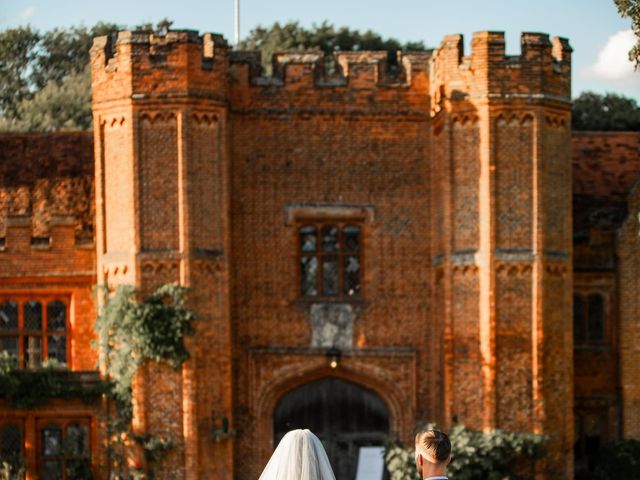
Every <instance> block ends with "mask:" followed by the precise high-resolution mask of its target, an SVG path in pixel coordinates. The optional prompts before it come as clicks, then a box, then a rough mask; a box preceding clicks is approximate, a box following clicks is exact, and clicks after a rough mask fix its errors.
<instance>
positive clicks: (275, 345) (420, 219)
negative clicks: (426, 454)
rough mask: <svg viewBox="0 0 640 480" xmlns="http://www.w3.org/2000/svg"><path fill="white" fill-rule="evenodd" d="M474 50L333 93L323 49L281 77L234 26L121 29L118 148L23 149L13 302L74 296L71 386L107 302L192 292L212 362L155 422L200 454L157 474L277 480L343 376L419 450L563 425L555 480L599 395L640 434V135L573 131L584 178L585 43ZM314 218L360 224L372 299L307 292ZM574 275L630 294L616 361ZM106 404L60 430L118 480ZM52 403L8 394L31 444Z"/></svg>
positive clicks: (105, 123)
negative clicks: (421, 434) (429, 426)
mask: <svg viewBox="0 0 640 480" xmlns="http://www.w3.org/2000/svg"><path fill="white" fill-rule="evenodd" d="M462 44H463V42H462V37H461V36H459V35H451V36H447V37H445V39H444V41H443V42H442V44H441V46H440V48H438V49H436V50H435V51H433V52H425V53H408V54H402V55H400V57H399V62H400V65H401V67H402V69H401V70H402V71H401V73H400V74H399V75H398V76H397V77H395V78H390V77H389V76H388V75H387V73H386V72H387V68H386V65H385V62H386V55H385V54H383V53H380V52H345V53H340V54H339V55H338V59H337V60H338V69H337V71H336V72H335V74H331V75H329V74H328V73H327V72H325V71H324V64H325V63H324V59H323V58H322V56H321V54H320V53H317V52H305V53H283V54H278V55H276V57H275V59H274V72H275V74H274V76H273V77H271V78H264V77H262V76H261V75H260V68H259V63H260V62H259V58H258V57H257V55H256V54H255V53H252V52H229V51H228V48H227V46H226V44H225V42H224V40H223V39H222V38H221V37H219V36H216V35H211V34H205V35H203V36H199V35H198V34H197V33H196V32H193V31H171V32H168V33H167V34H166V35H164V36H158V35H154V34H151V33H149V32H120V34H119V35H118V38H117V40H116V41H115V42H111V41H108V39H107V38H104V37H103V38H98V39H96V40H95V43H94V47H93V49H92V75H93V102H94V124H95V130H94V145H93V147H92V145H91V139H90V137H89V136H87V135H84V134H75V133H73V134H57V135H50V134H45V135H35V134H28V135H0V155H2V157H0V159H1V160H2V162H1V165H0V172H1V173H2V177H0V178H2V183H1V184H0V237H2V238H4V243H0V275H1V276H2V284H0V295H2V298H5V297H7V298H8V295H11V294H15V295H18V296H20V298H22V297H23V296H24V294H30V295H31V294H38V293H41V294H42V295H45V296H46V295H57V294H61V295H65V299H69V319H70V324H71V326H70V330H69V335H70V336H71V337H70V338H71V359H72V360H71V363H72V364H71V367H72V369H73V370H83V369H93V368H95V367H94V366H95V362H96V360H97V355H96V353H95V352H94V351H93V350H91V347H90V341H91V339H92V338H93V330H92V324H93V319H94V317H95V312H96V305H95V302H94V299H93V297H92V294H91V288H92V286H93V285H95V284H96V283H97V284H108V285H111V286H115V285H118V284H125V283H130V284H135V285H137V286H138V287H139V288H140V289H141V291H142V292H143V293H145V292H150V291H152V290H154V289H155V288H156V287H157V286H159V285H161V284H163V283H167V282H173V281H178V282H180V283H182V284H183V285H185V286H188V287H190V288H191V291H190V296H189V299H188V301H189V305H190V307H192V308H193V309H195V310H196V311H197V312H198V315H199V320H198V322H197V325H196V328H197V334H196V335H195V336H194V337H193V338H191V339H189V341H188V347H189V350H190V352H191V358H190V359H189V360H188V361H187V362H186V363H185V364H184V366H183V367H182V369H181V370H180V371H174V370H172V369H171V368H169V367H167V366H164V365H158V364H147V365H145V366H144V367H143V368H142V369H141V370H140V372H139V374H138V376H137V377H136V379H135V381H134V429H135V430H136V431H138V432H150V433H154V434H161V435H168V436H169V437H171V439H172V441H173V443H174V445H175V447H174V448H173V449H172V450H171V451H169V452H168V455H167V456H166V458H165V459H164V460H163V461H162V462H161V464H160V465H159V467H158V470H157V471H156V475H157V478H175V479H195V478H216V479H231V478H236V479H239V480H244V479H252V478H257V477H258V475H259V473H260V471H261V469H262V468H263V467H264V464H265V463H266V461H267V459H268V457H269V455H270V454H271V452H272V449H273V447H274V445H273V441H274V411H275V409H276V406H277V405H278V402H279V401H280V399H282V398H283V396H284V395H286V394H287V393H288V392H290V391H291V390H292V389H295V388H297V387H299V386H301V385H304V384H306V383H309V382H312V381H315V380H319V379H322V378H325V377H329V376H335V377H339V378H342V379H345V380H348V381H350V382H355V383H357V384H360V385H362V386H364V387H365V388H366V389H367V390H368V391H369V392H371V395H375V396H377V397H379V399H381V401H383V402H384V403H385V404H386V406H387V410H388V412H389V419H388V420H389V422H388V423H389V426H390V432H389V433H390V434H391V435H394V436H397V437H398V438H399V439H401V440H403V441H405V442H408V441H410V440H411V433H412V429H413V427H414V425H415V424H416V423H417V422H420V421H425V420H430V421H433V420H435V421H437V422H438V423H439V424H440V425H441V426H442V427H443V428H445V429H446V428H448V427H449V426H450V425H451V422H452V421H454V420H458V421H460V422H463V423H465V424H467V425H468V426H470V427H474V428H485V429H488V428H504V429H507V430H520V431H535V432H538V433H542V434H544V435H547V436H548V437H549V446H548V450H549V452H550V453H549V455H548V456H547V457H546V459H545V460H544V461H543V462H539V463H538V464H537V465H536V467H535V468H536V472H535V474H536V476H537V478H552V477H557V476H561V477H563V478H571V477H572V473H573V453H572V452H573V446H574V423H573V413H574V409H573V404H574V399H575V405H576V408H575V412H576V419H577V423H580V422H583V423H584V422H586V420H585V419H588V418H591V417H589V415H591V414H592V413H593V412H596V413H597V414H598V415H601V416H602V418H604V419H605V420H604V421H603V422H604V423H603V424H604V425H605V426H606V430H607V432H608V433H607V435H605V436H603V437H602V438H603V439H610V438H616V436H617V433H615V432H616V429H617V428H618V423H616V422H617V420H616V419H617V418H618V413H621V414H622V430H623V433H624V434H625V435H630V436H634V435H635V436H638V435H640V427H638V426H637V422H635V423H634V421H635V419H636V418H637V417H639V416H640V415H639V414H638V411H640V410H639V408H640V407H638V402H637V398H638V397H639V396H640V392H639V391H638V385H637V383H638V382H637V381H636V380H635V379H636V378H638V375H637V374H636V371H635V370H634V365H637V364H639V363H640V358H638V359H636V357H637V355H636V353H634V352H637V350H638V342H639V341H638V335H637V334H636V333H637V332H635V331H634V329H636V325H637V323H638V322H637V313H638V312H636V310H637V309H636V308H635V307H634V305H635V303H634V302H636V303H637V301H636V299H635V298H636V296H637V295H636V293H637V288H635V285H636V283H637V282H636V281H635V280H634V279H635V278H636V277H637V276H638V274H639V273H638V272H636V270H637V269H635V267H634V265H635V264H634V263H633V262H634V260H633V259H634V258H636V257H638V253H640V252H636V250H638V242H637V240H638V236H637V228H636V227H637V223H635V222H637V218H636V214H637V210H638V208H640V207H638V205H636V203H637V202H636V203H632V204H631V206H630V209H629V212H631V214H630V215H629V216H627V206H626V195H627V193H628V191H629V189H630V188H631V185H632V183H633V182H634V181H635V179H636V177H637V167H638V166H639V164H638V162H639V160H638V145H637V144H638V136H637V134H608V135H602V136H600V135H596V134H594V133H579V134H574V136H573V146H574V151H573V155H574V156H573V165H572V163H571V158H570V156H571V142H572V139H571V132H570V127H569V125H570V114H569V110H570V68H571V67H570V61H571V59H570V55H571V49H570V47H569V45H568V43H567V42H566V40H564V39H557V38H556V39H553V40H549V38H548V36H547V35H544V34H538V33H524V34H523V35H522V39H521V49H522V54H521V55H519V56H506V55H505V45H504V35H503V34H502V33H499V32H480V33H477V34H474V36H473V39H472V42H471V44H472V51H471V54H470V55H465V53H464V51H463V50H462ZM91 148H93V149H94V158H95V163H92V162H91V156H92V153H91ZM44 152H46V154H45V153H44ZM36 158H37V160H36ZM25 165H26V166H27V167H28V168H22V169H21V168H20V167H21V166H25ZM572 168H573V173H574V175H573V192H574V198H575V199H576V204H579V205H584V206H586V207H587V208H586V209H585V211H584V212H583V211H582V210H579V209H575V210H574V220H575V222H574V226H573V228H572V223H571V222H572V185H571V181H572V180H571V178H572V175H571V172H572V170H571V169H572ZM51 172H56V173H55V175H51ZM91 177H94V179H95V180H92V179H91ZM603 180H606V182H603ZM605 184H606V186H603V185H605ZM94 189H95V201H94V196H93V195H94V193H93V191H94ZM634 195H635V194H634ZM635 196H637V195H635ZM635 196H634V198H635ZM634 202H635V200H634ZM94 205H95V207H94ZM607 205H612V206H613V209H614V210H615V212H613V214H612V217H615V218H609V217H608V216H607V215H608V214H607V213H606V212H605V213H604V214H603V213H602V212H603V210H602V208H603V207H606V206H607ZM94 209H95V211H94ZM605 210H606V209H605ZM585 212H586V213H585ZM634 212H635V213H634ZM602 218H605V220H607V219H608V220H611V221H609V222H608V223H607V221H602ZM624 218H626V221H625V223H624V226H623V227H622V229H621V230H620V236H619V242H618V244H617V247H616V244H615V234H616V231H617V229H618V228H619V227H620V226H621V225H622V221H623V220H624ZM305 221H306V222H309V223H310V224H313V225H322V224H340V225H342V224H344V225H347V224H351V223H353V224H354V225H357V227H358V228H359V242H358V243H359V253H358V254H359V258H358V259H359V275H360V277H359V288H360V290H359V292H358V294H357V295H342V294H341V295H339V296H338V295H336V296H335V297H334V298H332V294H331V290H330V289H329V294H328V295H327V294H326V292H325V291H324V290H323V292H322V293H323V296H322V298H321V299H318V298H314V296H313V295H302V294H301V288H300V286H301V282H300V275H301V272H300V268H301V267H300V262H301V260H300V255H301V253H300V244H299V242H300V233H299V227H300V226H301V225H303V224H304V222H305ZM301 222H302V223H301ZM332 222H333V223H332ZM94 230H95V243H90V244H89V245H87V243H88V242H90V241H91V242H92V241H93V237H94V233H93V232H94ZM572 233H573V234H574V239H573V241H575V246H576V247H575V248H576V257H575V258H576V260H575V262H573V263H572V261H573V260H572V259H573V255H572V254H573V241H572V237H571V235H572ZM48 237H50V239H51V240H50V241H49V243H46V242H45V241H44V240H46V239H47V238H48ZM43 238H44V240H43ZM317 238H320V237H317ZM316 240H317V241H318V242H322V241H323V240H318V239H316ZM602 246H604V247H606V248H600V247H602ZM87 247H89V248H87ZM616 248H617V250H616ZM616 252H617V255H618V256H619V258H620V260H621V263H620V267H619V270H617V268H618V264H617V263H616ZM634 252H636V253H634ZM338 254H339V255H342V254H344V252H342V251H339V252H338ZM338 254H336V255H338ZM345 255H346V254H345ZM325 256H326V255H325ZM318 258H320V256H318ZM323 258H324V257H323ZM574 267H575V270H576V271H575V273H572V270H573V268H574ZM603 267H604V268H603ZM327 268H330V267H327ZM634 269H635V270H634ZM616 272H619V275H620V276H619V278H618V277H616ZM574 283H575V292H576V294H582V295H587V296H588V295H589V294H590V293H593V292H598V293H600V294H602V298H603V299H604V302H605V304H606V312H607V313H606V318H605V327H604V328H605V330H604V331H605V334H604V335H605V339H604V341H603V343H602V345H600V346H599V348H600V347H602V348H600V349H599V350H597V351H595V350H593V349H585V348H582V349H579V348H576V350H575V353H574V348H573V339H572V314H571V313H572V312H571V301H572V300H571V299H572V295H573V293H574V285H573V284H574ZM47 298H49V297H47ZM618 298H619V304H618V303H617V302H618V300H617V299H618ZM618 311H619V319H620V320H619V322H620V323H619V325H620V327H619V328H620V330H618V326H617V325H618V324H617V320H616V319H617V318H618V313H617V312H618ZM636 330H637V329H636ZM634 332H635V333H634ZM618 342H619V344H620V352H621V356H620V372H619V375H618V373H617V371H615V369H616V368H617V367H616V365H617V361H618V356H617V355H618ZM634 342H635V343H634ZM331 347H338V348H339V352H338V353H339V355H338V356H337V357H331V358H332V359H333V360H334V361H335V365H333V367H332V366H331V364H330V363H329V361H328V360H329V357H328V356H327V355H328V354H331V355H335V354H336V352H328V351H327V350H328V349H329V348H331ZM634 355H635V356H634ZM574 358H575V364H574ZM336 359H337V360H336ZM574 365H575V376H574ZM612 371H614V373H613V374H611V372H612ZM618 387H620V388H621V389H622V398H621V399H620V400H621V402H622V407H621V408H620V409H619V410H618V409H617V408H618V407H617V405H618V404H617V402H618V400H619V397H618V393H617V392H618ZM574 390H575V395H574ZM104 407H106V405H103V404H101V403H100V402H96V404H95V405H91V406H80V405H76V404H70V405H68V406H65V407H64V411H63V410H60V409H61V408H62V407H61V406H60V405H59V404H57V403H55V402H54V403H53V404H51V405H50V406H47V407H43V409H42V412H40V413H42V414H43V415H54V416H55V415H57V414H58V413H60V415H63V416H64V417H65V418H66V417H67V416H69V415H75V414H77V415H80V416H83V418H91V422H92V423H91V429H92V435H94V436H93V437H92V439H94V438H95V441H93V440H92V442H93V443H92V450H93V452H94V458H95V461H94V470H95V472H96V474H97V478H106V470H107V469H106V467H105V465H104V459H105V458H104V454H105V452H104V450H102V449H101V448H100V447H99V445H102V443H101V440H102V439H103V435H104V433H105V427H104V421H103V419H104V412H105V410H104ZM40 413H38V412H36V413H35V414H33V413H28V412H21V411H14V410H12V409H10V408H9V407H7V406H6V405H4V404H0V420H1V419H4V418H8V417H9V416H10V417H11V418H14V417H15V418H18V421H19V422H22V423H20V425H23V424H24V425H26V426H25V427H24V428H25V430H24V431H25V436H26V438H32V439H33V438H35V436H34V435H35V425H36V423H37V419H36V417H38V415H40ZM34 415H35V416H34ZM25 422H26V423H25ZM27 426H28V428H27ZM29 432H30V433H29ZM580 438H581V437H580V432H578V435H577V436H576V439H577V440H580ZM28 455H29V457H28V461H29V463H30V465H31V466H30V469H31V470H30V475H32V476H31V477H30V478H34V477H33V475H34V472H35V470H34V468H35V467H34V465H35V462H36V458H35V452H34V451H32V450H30V451H29V453H28ZM138 460H140V459H138Z"/></svg>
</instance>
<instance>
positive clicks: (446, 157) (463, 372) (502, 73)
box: [430, 32, 573, 478]
mask: <svg viewBox="0 0 640 480" xmlns="http://www.w3.org/2000/svg"><path fill="white" fill-rule="evenodd" d="M570 59H571V48H570V46H569V45H568V42H567V41H566V40H564V39H561V38H554V39H553V40H552V41H550V40H549V37H548V36H547V35H546V34H540V33H523V34H522V36H521V54H520V55H518V56H507V55H505V41H504V34H503V33H502V32H480V33H476V34H474V36H473V39H472V41H471V55H469V56H465V55H464V52H463V46H462V36H461V35H451V36H447V37H445V39H444V41H443V42H442V44H441V46H440V48H439V49H437V50H436V51H435V52H434V55H433V58H432V63H431V71H430V78H431V81H430V94H431V100H432V103H431V110H432V116H433V155H434V175H435V178H434V182H433V185H434V203H433V205H434V207H433V212H432V216H433V221H434V244H433V252H434V256H433V265H434V286H435V288H434V297H433V298H434V308H435V312H434V313H435V316H434V318H440V319H442V322H441V323H442V327H441V338H442V340H443V341H442V346H441V347H440V348H442V351H441V358H442V359H443V364H442V366H441V371H442V378H443V380H442V381H443V388H442V389H441V392H442V403H443V405H444V406H445V412H444V413H443V420H444V421H445V422H447V421H449V420H450V419H452V418H453V419H456V418H457V419H458V420H459V421H461V422H463V423H465V424H467V425H470V426H472V427H476V428H484V429H490V428H502V429H505V430H511V431H535V432H538V433H542V434H544V435H547V436H549V443H548V445H547V449H548V456H547V457H546V460H545V464H544V465H540V466H538V473H539V474H542V475H544V474H545V472H554V476H562V477H566V478H570V477H571V476H572V471H573V470H572V469H573V462H572V453H571V452H572V448H573V420H572V418H573V417H572V401H573V391H572V378H573V377H572V368H573V367H572V354H573V351H572V324H571V318H572V306H571V302H572V300H571V291H572V290H571V288H572V280H571V278H572V264H571V250H572V236H571V229H572V224H571V160H570V151H571V147H570V140H571V118H570V111H571V80H570V79H571V71H570V68H571V66H570V65H571V63H570Z"/></svg>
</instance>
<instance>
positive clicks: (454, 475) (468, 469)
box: [385, 425, 545, 480]
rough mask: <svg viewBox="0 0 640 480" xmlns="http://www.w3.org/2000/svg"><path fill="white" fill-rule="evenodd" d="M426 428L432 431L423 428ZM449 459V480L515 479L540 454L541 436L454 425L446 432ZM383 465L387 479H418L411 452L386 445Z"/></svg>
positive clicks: (399, 446)
mask: <svg viewBox="0 0 640 480" xmlns="http://www.w3.org/2000/svg"><path fill="white" fill-rule="evenodd" d="M426 428H433V425H427V426H426ZM449 439H450V440H451V453H452V456H453V460H452V461H451V463H450V464H449V467H448V468H447V473H448V475H449V478H451V479H452V480H508V479H516V478H519V477H518V468H522V467H523V465H526V463H527V461H528V462H529V466H531V461H532V460H535V459H538V458H541V457H542V456H543V454H544V450H543V444H544V442H545V437H543V436H541V435H536V434H533V433H517V432H505V431H503V430H492V431H490V432H488V433H483V432H479V431H476V430H471V429H469V428H467V427H465V426H464V425H456V426H454V427H453V428H452V429H451V431H450V432H449ZM385 463H386V465H387V469H388V470H389V473H390V478H391V480H420V475H419V474H418V472H417V470H416V465H415V460H414V449H413V447H410V448H403V447H402V446H401V445H399V444H395V445H392V446H390V447H389V448H388V449H387V452H386V454H385Z"/></svg>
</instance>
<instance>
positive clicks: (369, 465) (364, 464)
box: [356, 447, 384, 480]
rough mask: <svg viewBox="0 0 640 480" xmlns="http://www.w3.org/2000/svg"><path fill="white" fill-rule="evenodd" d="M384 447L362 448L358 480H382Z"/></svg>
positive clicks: (357, 474) (359, 453)
mask: <svg viewBox="0 0 640 480" xmlns="http://www.w3.org/2000/svg"><path fill="white" fill-rule="evenodd" d="M383 473H384V447H360V451H359V452H358V470H357V471H356V480H382V475H383Z"/></svg>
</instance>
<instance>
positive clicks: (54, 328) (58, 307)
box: [0, 296, 69, 368]
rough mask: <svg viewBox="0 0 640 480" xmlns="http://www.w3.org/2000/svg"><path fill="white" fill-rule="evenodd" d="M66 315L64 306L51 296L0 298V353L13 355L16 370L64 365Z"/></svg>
mask: <svg viewBox="0 0 640 480" xmlns="http://www.w3.org/2000/svg"><path fill="white" fill-rule="evenodd" d="M45 305H46V308H45ZM67 315H68V304H67V303H65V302H64V301H62V300H60V299H57V298H55V297H54V298H47V297H46V296H44V297H43V298H33V297H31V298H30V297H26V298H25V297H16V298H8V299H4V298H0V352H8V353H9V354H10V355H12V356H14V357H15V358H16V361H17V366H18V367H26V368H35V367H39V366H40V365H41V364H42V361H43V360H45V359H55V360H57V361H59V362H61V363H67V362H68V359H67V353H68V350H69V349H68V346H67V342H68V340H69V337H68V332H67V320H68V317H67Z"/></svg>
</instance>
